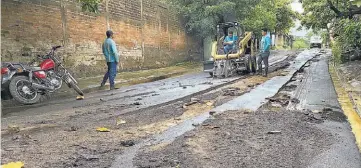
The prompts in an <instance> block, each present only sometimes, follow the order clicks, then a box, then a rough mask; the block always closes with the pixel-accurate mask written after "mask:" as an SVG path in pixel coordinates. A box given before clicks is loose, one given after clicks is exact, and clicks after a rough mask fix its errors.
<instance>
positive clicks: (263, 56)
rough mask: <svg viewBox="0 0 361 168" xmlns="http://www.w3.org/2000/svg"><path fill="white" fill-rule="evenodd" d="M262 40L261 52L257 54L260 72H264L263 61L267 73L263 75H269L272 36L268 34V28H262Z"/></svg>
mask: <svg viewBox="0 0 361 168" xmlns="http://www.w3.org/2000/svg"><path fill="white" fill-rule="evenodd" d="M262 35H263V37H262V40H261V46H260V53H259V54H258V56H257V63H258V74H259V75H261V74H262V61H263V63H264V65H265V68H264V71H265V73H264V74H263V76H265V77H266V76H267V74H268V57H269V55H270V49H271V38H270V37H269V36H267V29H262Z"/></svg>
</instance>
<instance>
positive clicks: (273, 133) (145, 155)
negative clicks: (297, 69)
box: [134, 111, 335, 168]
mask: <svg viewBox="0 0 361 168" xmlns="http://www.w3.org/2000/svg"><path fill="white" fill-rule="evenodd" d="M305 119H307V116H305V115H304V114H303V113H302V112H299V111H282V112H266V111H257V112H252V113H247V114H245V113H242V111H233V112H225V113H222V114H221V115H217V116H216V117H215V118H213V119H209V120H207V121H206V122H204V124H203V125H205V126H203V125H201V126H198V127H197V128H196V129H195V130H193V131H190V132H188V133H186V134H185V135H183V136H181V137H179V138H178V139H176V140H175V141H174V142H173V143H171V144H169V145H167V146H166V147H163V148H161V149H158V150H156V151H151V150H147V149H146V148H143V149H142V152H140V153H139V154H138V156H137V157H136V159H135V160H134V163H135V165H136V166H137V167H162V168H165V167H174V166H179V167H215V168H223V167H244V168H248V167H297V168H298V167H299V168H301V167H307V164H308V163H309V162H310V161H311V160H312V159H314V157H315V156H317V155H318V154H320V153H321V152H322V151H323V150H327V148H328V146H329V145H331V144H332V143H333V142H334V140H335V137H333V136H334V135H332V134H331V133H328V132H324V131H322V130H320V129H319V128H317V126H315V125H314V124H313V123H310V122H307V120H305ZM210 126H216V127H217V129H209V128H210ZM191 135H192V136H191ZM175 161H177V162H175Z"/></svg>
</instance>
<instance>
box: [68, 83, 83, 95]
mask: <svg viewBox="0 0 361 168" xmlns="http://www.w3.org/2000/svg"><path fill="white" fill-rule="evenodd" d="M69 87H70V88H73V89H74V90H75V91H76V92H77V93H78V94H79V95H80V96H84V92H83V91H82V90H81V89H80V88H79V86H78V85H77V84H75V83H74V82H73V81H71V82H70V83H69Z"/></svg>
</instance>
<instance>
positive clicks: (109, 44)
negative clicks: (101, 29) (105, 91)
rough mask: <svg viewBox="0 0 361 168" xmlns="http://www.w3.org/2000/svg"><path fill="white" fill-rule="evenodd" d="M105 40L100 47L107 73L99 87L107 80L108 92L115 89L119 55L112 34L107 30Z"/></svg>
mask: <svg viewBox="0 0 361 168" xmlns="http://www.w3.org/2000/svg"><path fill="white" fill-rule="evenodd" d="M106 35H107V39H106V40H105V41H104V43H103V45H102V50H103V54H104V57H105V60H106V61H107V66H108V71H107V72H106V73H105V75H104V78H103V81H102V83H101V84H100V86H101V87H103V86H104V85H105V83H106V82H107V80H108V78H109V83H110V90H113V89H115V87H114V79H115V77H116V75H117V66H118V64H119V55H118V51H117V46H116V44H115V42H114V40H113V32H112V31H111V30H108V31H107V32H106Z"/></svg>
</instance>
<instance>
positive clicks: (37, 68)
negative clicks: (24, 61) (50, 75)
mask: <svg viewBox="0 0 361 168" xmlns="http://www.w3.org/2000/svg"><path fill="white" fill-rule="evenodd" d="M23 66H24V68H25V69H28V70H31V71H40V70H41V68H40V67H33V66H28V65H23Z"/></svg>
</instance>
